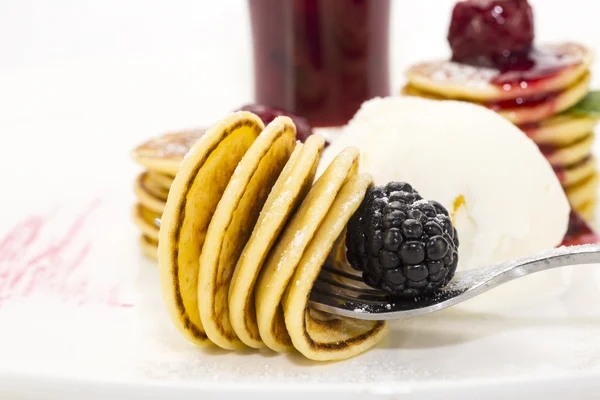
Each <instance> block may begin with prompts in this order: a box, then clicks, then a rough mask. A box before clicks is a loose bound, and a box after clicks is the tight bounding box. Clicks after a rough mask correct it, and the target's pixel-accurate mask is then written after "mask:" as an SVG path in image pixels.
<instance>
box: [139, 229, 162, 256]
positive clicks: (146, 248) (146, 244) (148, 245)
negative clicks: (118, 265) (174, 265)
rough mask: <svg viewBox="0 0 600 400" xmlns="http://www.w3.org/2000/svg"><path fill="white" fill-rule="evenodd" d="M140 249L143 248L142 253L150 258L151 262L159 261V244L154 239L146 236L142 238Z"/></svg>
mask: <svg viewBox="0 0 600 400" xmlns="http://www.w3.org/2000/svg"><path fill="white" fill-rule="evenodd" d="M140 247H141V248H142V253H143V254H144V255H145V256H146V257H148V258H150V259H151V260H155V261H156V260H157V259H158V254H157V251H158V250H157V249H158V242H157V241H156V240H154V239H152V238H149V237H148V236H146V235H141V236H140Z"/></svg>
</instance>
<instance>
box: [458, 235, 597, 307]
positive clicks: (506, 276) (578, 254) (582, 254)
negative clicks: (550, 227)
mask: <svg viewBox="0 0 600 400" xmlns="http://www.w3.org/2000/svg"><path fill="white" fill-rule="evenodd" d="M596 263H600V245H597V244H586V245H579V246H568V247H566V246H564V247H558V248H555V249H550V250H546V251H543V252H541V253H538V254H535V255H533V256H528V257H523V258H518V259H515V260H511V261H507V262H504V263H500V264H497V265H495V266H492V267H488V268H481V269H475V270H471V271H468V272H465V273H463V274H462V275H461V279H459V280H457V282H456V283H457V284H459V285H460V287H459V286H458V285H452V283H451V284H450V285H448V287H447V288H448V289H449V290H460V289H464V288H466V287H471V289H470V290H468V292H469V295H470V296H469V295H467V293H465V294H464V295H465V296H468V297H473V296H476V295H477V294H480V293H483V292H485V291H487V290H489V289H492V288H494V287H496V286H499V285H501V284H503V283H506V282H510V281H512V280H514V279H517V278H520V277H522V276H525V275H530V274H533V273H536V272H540V271H546V270H549V269H554V268H560V267H566V266H570V265H580V264H596ZM474 282H479V284H477V285H473V283H474ZM462 300H463V301H464V300H465V299H464V298H463V299H462Z"/></svg>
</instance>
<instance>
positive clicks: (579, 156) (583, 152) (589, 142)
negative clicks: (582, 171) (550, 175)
mask: <svg viewBox="0 0 600 400" xmlns="http://www.w3.org/2000/svg"><path fill="white" fill-rule="evenodd" d="M593 146H594V135H593V134H592V133H590V134H589V135H587V136H585V137H584V138H582V139H579V141H577V142H575V143H572V144H570V145H568V146H567V147H558V148H553V147H551V146H540V150H541V152H542V154H544V156H545V157H546V159H547V160H548V162H549V163H550V164H551V165H552V166H553V167H569V166H571V165H574V164H576V163H578V162H580V161H582V160H583V159H585V158H587V157H589V155H590V154H591V153H592V147H593Z"/></svg>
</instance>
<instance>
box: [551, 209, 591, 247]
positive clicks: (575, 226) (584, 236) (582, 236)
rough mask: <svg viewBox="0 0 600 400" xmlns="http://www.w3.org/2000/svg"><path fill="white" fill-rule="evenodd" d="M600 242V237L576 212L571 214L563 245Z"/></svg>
mask: <svg viewBox="0 0 600 400" xmlns="http://www.w3.org/2000/svg"><path fill="white" fill-rule="evenodd" d="M598 242H600V237H598V234H597V233H596V232H594V230H593V229H592V228H591V227H590V226H589V225H588V223H587V222H585V220H584V219H583V218H582V217H581V216H580V215H579V214H578V213H576V212H573V211H571V215H569V227H568V229H567V233H566V234H565V237H564V239H563V242H562V243H561V245H562V246H575V245H580V244H590V243H598Z"/></svg>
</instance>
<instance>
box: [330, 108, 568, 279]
mask: <svg viewBox="0 0 600 400" xmlns="http://www.w3.org/2000/svg"><path fill="white" fill-rule="evenodd" d="M347 146H356V147H357V148H358V149H359V150H360V153H361V160H360V161H361V164H360V169H361V171H362V172H369V173H371V174H372V175H373V177H374V179H375V184H377V185H383V184H385V183H387V182H390V181H404V182H408V183H410V184H411V185H412V186H413V187H414V188H415V189H416V190H417V191H418V192H419V193H420V194H421V196H423V197H424V198H425V199H428V200H437V201H438V202H440V203H442V204H443V205H444V206H445V207H446V208H447V209H448V211H449V212H450V214H451V215H452V218H453V222H454V224H455V226H456V229H457V231H458V234H459V239H460V246H459V267H458V268H459V270H460V269H471V268H477V267H483V266H486V265H490V264H493V263H497V262H501V261H505V260H509V259H512V258H516V257H521V256H525V255H530V254H532V253H535V252H538V251H542V250H545V249H548V248H552V247H555V246H557V245H559V244H560V243H561V241H562V239H563V237H564V234H565V232H566V230H567V226H568V220H569V211H570V207H569V203H568V201H567V198H566V196H565V194H564V191H563V190H562V188H561V186H560V183H559V181H558V179H557V177H556V175H555V174H554V172H553V170H552V168H551V166H550V165H549V163H548V162H547V161H546V159H545V158H544V156H543V155H542V154H541V152H540V151H539V149H538V147H537V146H536V145H535V143H534V142H533V141H531V140H530V139H529V138H528V137H527V136H526V135H525V134H524V133H523V132H522V131H521V130H520V129H518V128H517V127H516V126H515V125H513V124H512V123H510V122H508V121H507V120H505V119H504V118H502V117H500V116H499V115H498V114H496V113H494V112H493V111H490V110H488V109H486V108H484V107H481V106H477V105H474V104H471V103H467V102H460V101H449V100H448V101H437V100H428V99H421V98H416V97H387V98H374V99H371V100H369V101H367V102H365V103H364V104H363V105H362V106H361V108H360V110H359V111H358V112H357V113H356V115H355V116H354V117H353V118H352V120H351V121H350V122H349V123H348V124H347V125H346V126H345V127H344V129H343V130H342V131H341V133H340V134H339V135H338V136H337V138H336V139H335V140H333V142H332V144H331V145H330V146H329V147H328V148H327V149H326V150H325V152H324V154H323V159H322V161H321V164H320V166H319V172H318V174H319V175H320V174H321V173H322V171H323V170H324V168H325V167H326V166H327V165H329V163H330V162H331V160H332V159H333V158H334V157H335V156H336V155H337V154H338V153H339V152H340V151H341V150H342V149H343V148H345V147H347Z"/></svg>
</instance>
